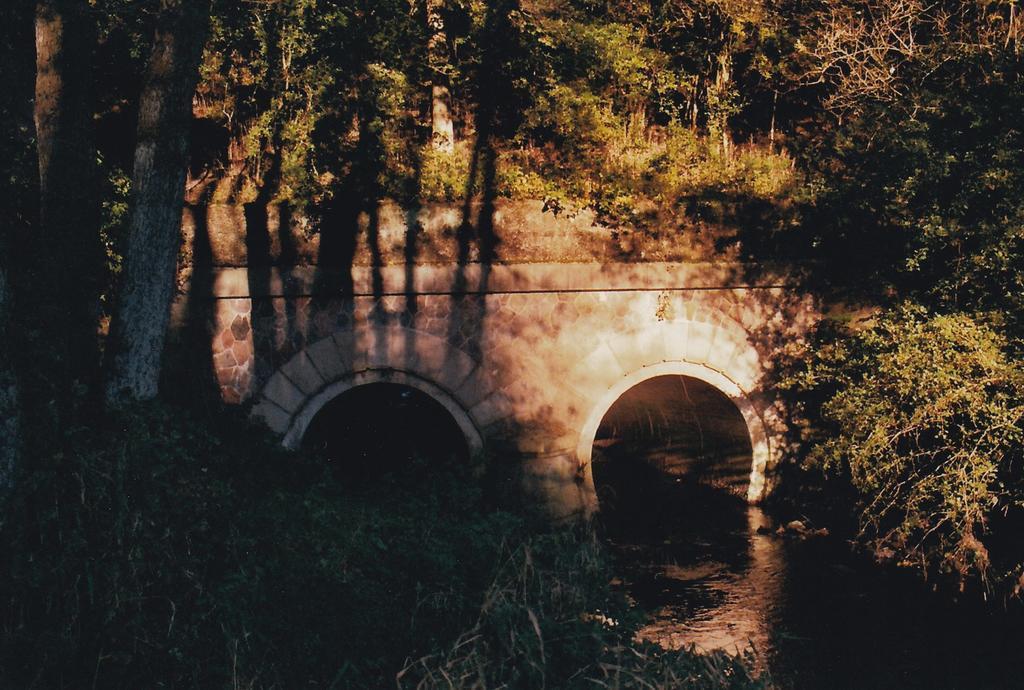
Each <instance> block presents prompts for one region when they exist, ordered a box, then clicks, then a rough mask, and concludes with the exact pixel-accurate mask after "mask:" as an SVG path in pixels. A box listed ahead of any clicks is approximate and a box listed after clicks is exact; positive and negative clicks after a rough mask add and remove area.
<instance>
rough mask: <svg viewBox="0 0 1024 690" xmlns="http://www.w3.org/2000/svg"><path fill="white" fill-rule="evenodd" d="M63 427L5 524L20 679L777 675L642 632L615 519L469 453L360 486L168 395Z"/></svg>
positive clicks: (305, 681)
mask: <svg viewBox="0 0 1024 690" xmlns="http://www.w3.org/2000/svg"><path fill="white" fill-rule="evenodd" d="M48 447H49V448H50V451H49V452H47V453H46V454H44V455H40V456H37V457H35V458H34V461H33V463H32V466H31V467H30V468H26V471H25V472H24V473H23V476H22V477H21V479H20V482H19V485H18V487H17V489H16V492H15V495H14V496H13V497H12V499H11V500H10V502H9V503H8V504H7V505H6V506H5V510H4V512H3V522H2V523H0V551H2V552H3V553H4V554H5V555H6V556H5V561H4V567H3V569H2V570H0V593H2V595H0V685H2V686H3V687H12V688H60V687H68V688H70V687H75V688H77V687H103V688H128V687H131V688H136V687H231V688H292V687H300V686H301V687H322V688H328V687H333V688H345V687H353V688H357V687H358V688H376V687H388V686H396V685H397V686H398V687H402V688H439V687H445V688H488V687H530V688H535V687H549V688H574V687H588V688H590V687H595V686H597V687H696V688H720V687H728V688H753V687H764V682H763V680H762V679H759V678H756V677H755V676H754V675H753V673H752V672H751V670H750V669H751V665H750V663H749V660H748V659H739V658H735V657H727V656H699V655H695V654H691V653H687V652H665V651H663V650H661V649H659V648H656V647H653V646H650V645H646V644H641V643H638V642H636V641H635V640H634V639H633V636H634V633H635V630H636V628H637V625H638V623H639V618H638V614H637V613H636V612H635V611H631V610H630V609H629V607H628V606H627V605H626V603H625V602H624V601H623V600H622V599H621V598H620V597H618V596H616V595H615V594H613V593H612V592H611V591H610V589H609V587H608V582H609V580H610V579H611V574H610V571H609V565H608V560H607V558H606V555H605V553H604V549H603V548H602V546H601V545H600V544H599V543H598V542H597V541H596V540H595V538H594V536H593V534H592V533H591V532H590V531H589V530H588V529H586V528H583V527H578V528H574V529H568V530H559V531H550V530H546V529H543V528H542V527H541V528H539V526H538V525H536V524H533V523H531V522H530V520H529V519H528V518H526V517H524V516H521V515H516V514H512V513H509V512H505V511H502V510H499V509H496V508H495V506H494V504H493V502H492V501H491V500H490V499H489V498H488V495H487V492H486V491H485V490H484V488H483V487H481V484H480V481H479V480H478V479H474V478H473V477H472V476H470V475H469V473H468V472H465V471H464V470H463V468H460V467H446V468H445V467H436V466H427V465H425V464H423V463H414V464H413V465H410V466H409V467H408V468H405V469H403V471H402V472H400V473H397V474H392V475H387V476H382V477H379V478H377V479H376V480H375V481H372V482H369V483H363V484H352V483H351V482H349V481H346V479H345V475H344V473H343V472H338V471H336V470H335V469H334V468H332V467H331V466H329V465H325V463H324V462H323V461H321V460H319V459H317V458H314V457H304V456H301V455H291V454H286V453H284V452H282V451H280V450H279V449H278V448H277V447H276V445H275V444H274V442H273V440H272V439H271V438H269V437H267V436H264V435H263V432H262V431H260V430H259V429H257V428H254V427H250V426H249V425H248V424H247V422H246V421H245V420H244V419H242V418H235V417H234V416H232V415H231V414H230V413H222V414H218V415H217V416H216V419H212V420H205V419H201V418H197V417H195V415H194V414H192V413H191V412H189V411H188V410H184V409H180V408H175V407H169V406H166V405H159V404H155V405H146V406H141V407H138V408H133V409H130V410H124V411H122V412H121V413H119V414H118V415H115V416H113V417H107V418H96V419H92V420H90V421H89V423H88V424H87V425H82V426H80V427H78V428H75V429H69V430H68V431H67V434H66V436H65V437H64V438H61V439H53V440H51V442H50V443H49V444H48ZM608 621H615V624H614V625H609V624H608Z"/></svg>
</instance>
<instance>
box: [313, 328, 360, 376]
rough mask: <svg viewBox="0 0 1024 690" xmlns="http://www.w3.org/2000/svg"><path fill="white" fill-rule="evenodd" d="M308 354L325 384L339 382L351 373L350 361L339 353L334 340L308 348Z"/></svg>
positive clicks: (325, 340) (320, 341) (329, 338)
mask: <svg viewBox="0 0 1024 690" xmlns="http://www.w3.org/2000/svg"><path fill="white" fill-rule="evenodd" d="M306 354H307V355H308V356H309V358H310V359H311V360H312V361H313V364H314V365H315V366H316V368H317V371H319V372H320V375H321V376H322V377H323V378H324V380H325V383H331V382H333V381H337V380H338V379H340V378H341V377H343V376H345V375H346V374H348V373H350V369H349V366H350V365H349V360H348V358H347V357H343V356H342V354H341V352H339V351H338V343H337V342H336V341H335V340H334V338H331V337H328V338H323V339H321V340H318V341H317V342H315V343H313V344H312V345H310V346H309V347H307V348H306Z"/></svg>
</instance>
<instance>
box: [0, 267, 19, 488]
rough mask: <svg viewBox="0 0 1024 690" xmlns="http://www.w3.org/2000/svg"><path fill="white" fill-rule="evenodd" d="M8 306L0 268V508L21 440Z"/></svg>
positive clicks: (15, 465) (11, 480)
mask: <svg viewBox="0 0 1024 690" xmlns="http://www.w3.org/2000/svg"><path fill="white" fill-rule="evenodd" d="M10 305H11V294H10V290H9V289H8V285H7V274H6V273H5V272H4V270H3V268H0V505H2V500H3V499H4V497H5V496H6V494H7V493H8V491H9V490H10V489H11V487H12V486H13V484H14V470H15V468H16V467H17V466H18V450H19V443H20V440H21V434H20V433H19V428H20V426H21V405H20V399H19V396H18V380H17V377H16V376H15V370H14V361H13V357H12V354H13V353H12V348H11V340H10V338H11V333H10V311H11V310H10Z"/></svg>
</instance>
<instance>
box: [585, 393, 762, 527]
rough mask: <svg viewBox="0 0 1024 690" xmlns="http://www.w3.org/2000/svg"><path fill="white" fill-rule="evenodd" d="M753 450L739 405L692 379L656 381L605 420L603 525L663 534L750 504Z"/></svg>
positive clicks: (596, 453) (597, 480)
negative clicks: (719, 509)
mask: <svg viewBox="0 0 1024 690" xmlns="http://www.w3.org/2000/svg"><path fill="white" fill-rule="evenodd" d="M752 462H753V448H752V445H751V440H750V432H749V430H748V429H747V425H746V422H745V420H744V419H743V415H742V414H741V413H740V411H739V410H738V409H737V407H736V405H735V404H734V403H733V402H732V400H730V399H729V398H728V396H726V395H725V394H724V393H722V392H721V391H720V390H718V389H717V388H715V387H714V386H712V385H711V384H709V383H706V382H704V381H702V380H700V379H698V378H694V377H691V376H680V375H666V376H656V377H654V378H651V379H648V380H646V381H643V382H641V383H639V384H637V385H636V386H634V387H632V388H630V389H629V390H628V391H626V392H625V393H624V394H623V395H622V396H621V397H620V398H619V399H618V400H617V401H615V403H614V404H613V405H612V406H611V407H610V408H609V409H608V411H607V412H606V413H605V415H604V418H603V419H602V420H601V424H600V426H599V427H598V430H597V435H596V437H595V439H594V449H593V455H592V465H593V473H594V485H595V488H596V490H597V495H598V501H599V505H600V510H601V514H602V519H603V520H604V521H605V522H606V523H611V524H618V525H626V524H629V525H632V526H633V527H640V528H641V529H643V530H650V529H651V528H654V532H656V533H657V532H662V531H663V530H664V529H666V528H668V526H670V525H672V524H676V523H678V522H679V521H680V520H685V519H688V518H695V519H699V518H700V516H701V514H707V512H708V511H709V510H710V509H711V508H712V507H713V506H714V505H717V504H722V503H735V502H742V501H744V500H745V497H746V493H747V488H748V485H749V482H750V471H751V465H752Z"/></svg>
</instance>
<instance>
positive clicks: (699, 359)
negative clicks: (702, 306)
mask: <svg viewBox="0 0 1024 690" xmlns="http://www.w3.org/2000/svg"><path fill="white" fill-rule="evenodd" d="M689 334H690V337H689V340H688V341H687V344H686V359H687V361H690V362H695V363H697V364H703V363H704V362H706V361H707V359H708V355H709V354H710V353H711V347H712V345H713V343H714V340H715V327H714V326H712V325H711V324H710V323H707V322H704V321H691V322H690V328H689Z"/></svg>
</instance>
